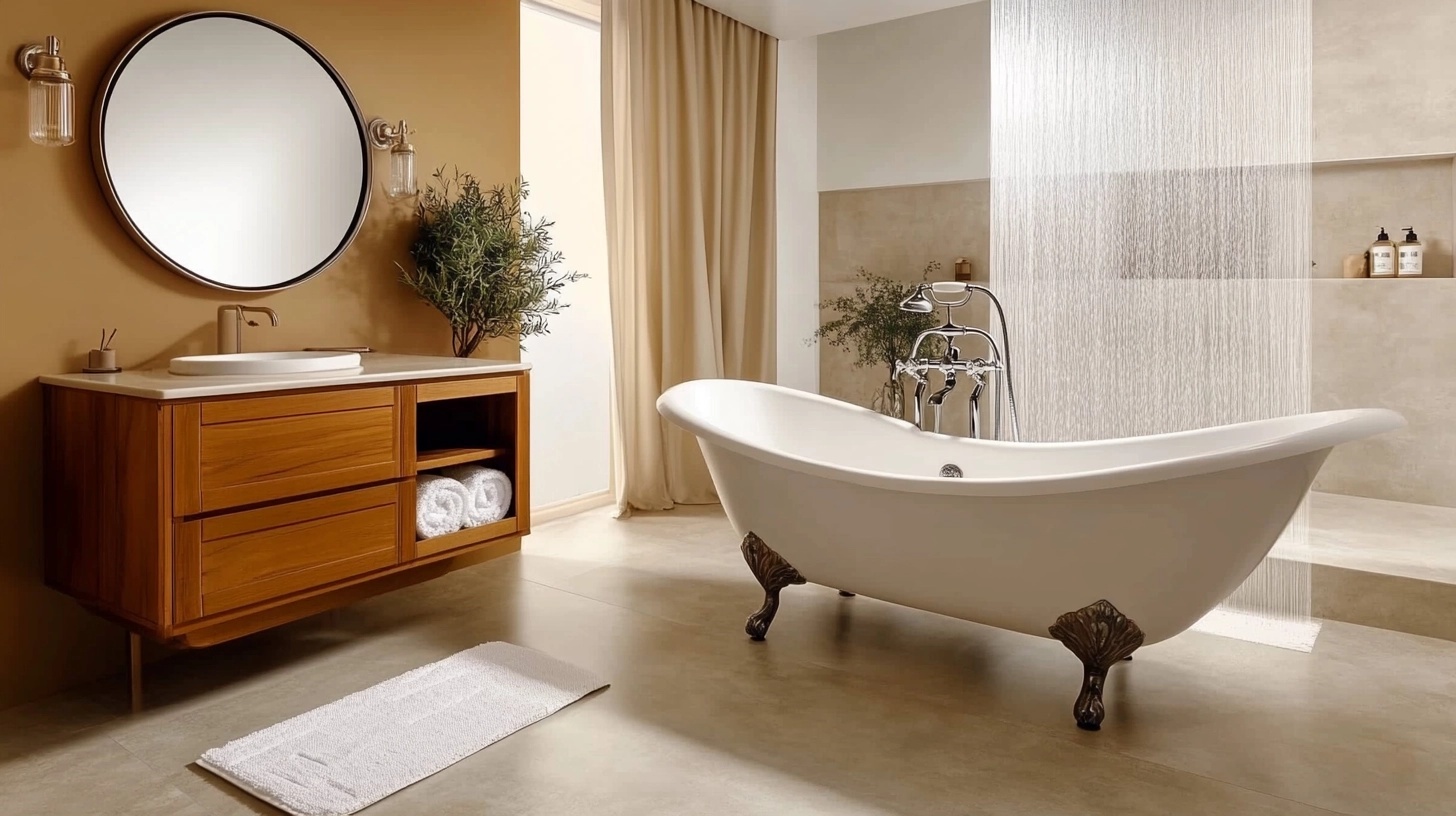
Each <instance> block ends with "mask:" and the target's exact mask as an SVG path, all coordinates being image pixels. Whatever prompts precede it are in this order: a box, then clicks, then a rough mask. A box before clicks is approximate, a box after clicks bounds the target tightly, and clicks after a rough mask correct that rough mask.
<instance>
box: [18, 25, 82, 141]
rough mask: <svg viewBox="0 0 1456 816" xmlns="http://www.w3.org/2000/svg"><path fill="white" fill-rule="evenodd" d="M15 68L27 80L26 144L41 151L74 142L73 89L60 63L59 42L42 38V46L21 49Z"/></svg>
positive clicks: (74, 103)
mask: <svg viewBox="0 0 1456 816" xmlns="http://www.w3.org/2000/svg"><path fill="white" fill-rule="evenodd" d="M15 66H16V67H17V68H19V69H20V73H22V74H24V75H25V78H26V79H29V80H30V140H31V141H32V142H35V143H36V144H38V145H43V146H45V147H65V146H66V145H68V144H70V143H72V142H74V141H76V87H75V86H74V85H72V84H71V75H70V74H69V73H67V72H66V63H65V61H64V60H62V59H61V41H60V40H59V39H57V38H55V37H46V42H45V45H23V46H21V47H20V50H19V51H17V52H15Z"/></svg>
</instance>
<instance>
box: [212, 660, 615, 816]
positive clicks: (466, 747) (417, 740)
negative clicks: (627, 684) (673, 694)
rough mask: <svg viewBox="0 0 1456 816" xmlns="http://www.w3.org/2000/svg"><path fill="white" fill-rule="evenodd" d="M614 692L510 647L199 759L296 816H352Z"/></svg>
mask: <svg viewBox="0 0 1456 816" xmlns="http://www.w3.org/2000/svg"><path fill="white" fill-rule="evenodd" d="M606 685H607V684H606V683H605V682H604V681H603V680H601V679H600V678H598V677H596V676H595V675H593V674H592V673H591V672H588V671H586V670H585V669H581V668H578V667H576V666H573V665H571V664H569V663H563V662H561V661H560V660H557V659H555V658H553V657H550V656H548V655H544V654H541V653H540V652H536V651H533V650H531V649H526V648H523V647H521V646H515V645H512V644H509V643H486V644H483V645H480V646H476V647H475V648H473V649H467V650H465V651H463V652H460V653H459V654H456V655H452V656H451V657H447V658H445V659H444V660H441V661H439V662H438V663H431V664H429V665H427V666H421V667H420V668H418V669H415V670H413V671H410V672H407V673H405V674H402V675H400V676H399V677H395V678H393V679H391V680H386V681H384V682H383V683H380V684H379V685H377V686H372V687H370V688H367V689H364V690H363V691H360V692H357V693H355V694H351V695H349V696H348V697H345V698H343V699H342V700H337V701H335V702H332V703H329V704H328V705H325V706H321V707H319V708H316V709H314V710H312V711H310V712H308V713H306V714H300V715H298V716H297V717H294V718H292V719H289V720H285V721H283V722H281V723H278V724H277V725H274V726H270V727H268V728H265V729H263V730H262V731H258V732H255V733H252V734H249V735H248V736H246V737H243V738H241V739H236V740H233V741H232V742H229V743H228V744H227V745H224V746H222V747H221V748H214V749H212V750H210V751H208V752H207V753H205V754H203V755H202V758H201V759H199V760H198V761H197V764H198V765H200V766H201V767H203V768H206V769H207V770H209V771H211V772H212V773H215V774H217V775H218V776H220V777H222V778H223V779H226V780H227V781H229V782H231V783H233V784H234V785H237V786H238V787H240V788H242V789H243V790H245V791H247V792H248V793H250V794H252V795H253V796H256V797H258V798H259V799H262V800H263V801H265V802H267V803H268V804H270V805H273V806H274V807H277V808H280V809H282V810H284V811H287V812H288V813H292V814H295V816H341V815H342V814H349V813H355V812H357V811H359V810H362V809H364V808H366V807H368V806H369V805H372V804H374V803H375V802H378V801H379V800H380V799H383V798H384V797H386V796H389V795H390V794H392V793H395V792H396V791H399V790H401V789H403V788H405V787H407V786H409V785H412V784H414V783H415V782H418V781H420V780H421V779H424V778H425V777H427V776H429V775H431V774H433V773H436V772H438V771H441V770H443V769H445V768H447V767H449V766H451V765H453V764H455V763H456V762H459V761H460V760H462V759H464V758H466V757H468V756H470V755H471V754H473V753H475V752H476V751H479V750H481V749H482V748H485V747H486V746H488V745H490V744H491V743H493V742H496V741H497V740H500V739H503V738H505V737H508V736H510V735H511V734H512V733H514V732H516V731H518V730H520V729H522V728H525V727H526V726H528V725H530V724H531V723H534V722H536V721H537V720H541V719H544V718H546V717H549V716H551V715H552V714H555V713H556V712H557V711H560V710H561V709H563V708H565V707H566V706H568V705H570V704H572V703H574V702H576V701H577V700H580V699H581V698H582V697H585V696H586V695H588V694H590V693H591V692H593V691H596V690H597V689H599V688H602V687H604V686H606Z"/></svg>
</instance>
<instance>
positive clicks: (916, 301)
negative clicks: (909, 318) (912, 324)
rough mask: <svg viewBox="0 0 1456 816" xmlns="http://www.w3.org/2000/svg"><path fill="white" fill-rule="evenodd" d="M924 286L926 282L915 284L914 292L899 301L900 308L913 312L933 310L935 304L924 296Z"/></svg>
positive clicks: (921, 312)
mask: <svg viewBox="0 0 1456 816" xmlns="http://www.w3.org/2000/svg"><path fill="white" fill-rule="evenodd" d="M926 288H927V284H924V283H922V284H919V285H917V286H916V287H915V292H914V294H912V295H910V297H907V298H905V299H904V300H902V301H900V309H901V310H902V311H906V312H914V313H915V314H930V313H931V312H933V311H935V304H934V303H931V302H930V298H927V297H926V296H925V290H926Z"/></svg>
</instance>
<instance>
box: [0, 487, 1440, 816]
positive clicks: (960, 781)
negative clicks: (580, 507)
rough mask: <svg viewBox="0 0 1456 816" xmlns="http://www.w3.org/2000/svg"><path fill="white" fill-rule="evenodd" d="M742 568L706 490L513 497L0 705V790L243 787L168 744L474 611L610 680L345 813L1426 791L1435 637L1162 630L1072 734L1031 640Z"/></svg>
mask: <svg viewBox="0 0 1456 816" xmlns="http://www.w3.org/2000/svg"><path fill="white" fill-rule="evenodd" d="M760 597H761V595H760V593H759V590H758V587H757V584H756V583H755V582H754V581H753V579H752V577H751V576H750V575H749V574H748V571H747V569H746V568H745V567H744V566H743V564H742V561H741V559H740V558H739V556H738V553H737V541H736V540H735V537H734V535H733V533H732V532H731V530H730V529H729V528H728V525H727V523H726V522H725V521H724V519H723V517H722V515H721V513H720V512H719V511H717V510H716V508H714V509H709V508H697V509H693V508H684V509H680V510H678V511H675V512H672V513H664V514H654V515H643V516H638V517H636V518H634V519H632V520H629V521H614V520H612V519H611V518H610V517H609V516H608V515H607V513H606V512H605V511H597V512H593V513H589V514H586V515H582V516H577V517H574V518H570V519H565V520H562V521H558V522H555V523H552V524H549V525H543V526H541V527H539V528H538V529H537V532H536V533H535V534H534V535H532V536H531V537H530V538H529V539H528V540H527V546H526V550H525V552H524V553H523V554H522V555H519V556H511V557H508V558H505V559H501V560H499V561H495V562H492V563H490V564H486V565H482V566H479V567H476V568H473V569H470V570H465V571H462V572H460V573H456V574H455V575H452V576H449V577H447V578H443V579H441V580H439V581H436V582H434V583H431V584H425V585H421V586H418V587H414V588H411V589H407V590H402V591H400V592H398V593H395V594H393V595H390V596H386V597H381V598H376V599H373V600H371V601H368V602H366V603H363V604H359V605H357V606H354V607H351V608H349V609H345V610H341V611H339V612H336V613H331V614H329V615H324V616H320V617H318V618H315V619H311V620H307V621H302V622H299V623H297V624H294V625H291V626H287V627H284V628H282V629H279V630H275V631H273V632H269V633H265V634H262V635H259V636H255V637H252V638H247V639H244V640H242V641H239V642H235V643H231V644H226V645H223V646H219V647H216V648H214V649H211V650H207V651H200V652H190V653H184V654H180V655H176V656H174V657H171V658H168V659H167V660H164V661H162V662H160V663H158V664H156V665H154V666H152V667H149V676H148V684H149V692H150V700H151V707H150V708H149V710H147V711H146V712H145V713H142V714H140V715H135V716H133V715H129V714H127V713H126V704H125V695H124V688H123V683H122V681H121V680H120V678H117V679H115V680H113V681H111V682H108V683H105V684H100V685H98V686H96V687H94V688H91V689H88V690H83V691H80V692H75V693H69V694H66V695H62V696H59V697H56V698H52V699H50V700H46V701H42V702H40V703H37V704H34V705H30V706H25V707H22V708H19V709H12V710H10V711H6V712H0V813H6V814H10V813H15V814H103V813H106V814H113V813H118V814H119V813H126V814H236V813H272V812H273V811H272V810H271V809H270V808H268V807H267V806H265V805H263V804H261V803H259V802H257V801H255V800H252V799H250V798H248V797H247V796H246V795H244V794H241V793H239V792H238V791H237V790H235V789H234V788H232V787H231V786H229V785H227V784H226V783H223V782H220V781H218V780H217V779H215V778H214V777H212V776H210V775H209V774H208V773H206V772H205V771H201V770H199V769H198V768H196V767H195V766H194V765H192V764H191V763H192V761H193V760H194V759H195V758H196V757H197V756H198V754H200V753H201V752H202V751H203V750H205V749H207V748H209V747H212V746H214V745H219V744H221V743H223V742H226V741H227V740H229V739H232V738H234V737H237V736H240V735H243V734H246V733H249V732H251V731H254V730H256V729H259V728H262V727H265V726H267V725H270V724H272V723H274V722H277V721H278V720H281V719H284V718H287V717H290V716H292V715H295V714H298V713H300V712H303V711H306V710H308V709H311V708H314V707H316V706H319V705H321V704H323V703H327V702H329V701H331V700H334V699H336V698H338V697H341V696H343V695H345V694H348V693H350V692H353V691H356V690H358V689H361V688H364V687H367V686H369V685H372V684H374V683H377V682H379V681H381V680H385V679H387V678H389V677H392V676H394V675H396V674H399V673H401V672H403V671H405V670H407V669H411V668H414V667H416V666H418V665H420V664H423V663H426V662H429V661H433V660H437V659H440V658H442V657H445V656H447V655H449V654H452V653H454V652H456V651H459V650H461V649H465V648H468V647H470V646H473V645H475V644H477V643H480V642H482V641H489V640H509V641H512V642H514V643H519V644H523V645H526V646H530V647H534V648H537V649H541V650H543V651H545V652H548V653H550V654H552V655H555V656H557V657H559V658H562V659H565V660H569V661H573V662H576V663H578V664H580V665H582V666H586V667H589V668H591V669H593V670H595V671H598V672H601V673H602V674H604V675H606V676H607V677H608V678H610V679H611V681H612V686H611V688H609V689H607V690H605V691H602V692H599V693H597V694H595V695H592V696H591V697H588V698H586V699H585V700H583V701H582V702H580V703H577V704H576V705H574V706H572V707H570V708H568V709H566V710H564V711H562V712H561V713H559V714H557V715H555V716H553V717H550V718H548V719H546V720H544V721H542V722H540V723H538V724H536V725H534V726H531V727H530V728H527V729H525V730H523V731H521V732H520V733H518V734H516V735H514V736H511V737H509V738H507V739H505V740H504V741H502V742H500V743H497V744H496V745H494V746H491V747H490V748H487V749H485V750H484V751H482V752H480V753H478V754H476V755H474V756H472V757H469V758H467V759H466V760H464V761H462V762H460V763H459V764H457V765H455V766H453V767H451V768H448V769H446V770H445V771H443V772H441V773H439V774H437V775H435V776H433V777H430V778H429V779H426V780H424V781H422V782H420V783H418V784H416V785H414V786H412V787H410V788H407V789H406V790H404V791H402V792H400V793H398V794H396V795H395V796H393V797H390V798H389V799H386V800H384V801H383V802H381V803H379V804H377V805H375V806H374V807H372V808H370V809H368V810H367V811H366V813H367V814H368V816H390V815H391V814H432V815H434V814H482V813H489V814H543V815H546V814H551V815H556V814H593V816H596V815H598V814H601V815H606V814H647V813H654V814H656V813H661V814H693V816H711V815H712V814H758V813H762V814H835V815H836V816H841V815H843V814H913V815H914V816H929V815H930V814H967V813H996V814H1003V813H1004V814H1102V813H1106V814H1120V815H1124V816H1125V815H1126V814H1159V815H1160V816H1161V815H1162V814H1180V816H1182V815H1185V814H1218V815H1219V816H1223V815H1224V814H1276V813H1277V814H1316V813H1346V814H1369V816H1400V814H1451V813H1453V812H1456V644H1453V643H1449V642H1444V641H1439V640H1432V639H1426V638H1421V637H1416V636H1412V635H1405V634H1397V633H1392V632H1386V631H1381V630H1375V629H1366V628H1361V627H1358V626H1351V625H1346V624H1338V623H1332V624H1328V625H1327V626H1326V627H1325V629H1324V633H1323V634H1322V635H1321V637H1320V640H1319V643H1318V645H1317V646H1316V648H1315V651H1314V653H1313V654H1308V655H1306V654H1298V653H1295V652H1288V651H1282V650H1278V649H1273V648H1270V647H1264V646H1256V645H1252V644H1247V643H1242V642H1238V641H1233V640H1226V639H1222V638H1218V637H1214V636H1211V635H1201V634H1196V633H1190V634H1185V635H1182V636H1180V637H1177V638H1174V639H1173V640H1171V641H1167V642H1165V643H1161V644H1157V645H1155V646H1151V647H1149V648H1147V649H1145V650H1143V651H1141V652H1139V653H1138V656H1137V659H1136V660H1135V661H1134V662H1132V663H1128V664H1124V665H1121V666H1118V667H1117V668H1115V669H1114V671H1113V674H1112V677H1111V678H1110V680H1109V688H1108V694H1107V703H1108V716H1107V721H1106V723H1105V724H1104V728H1103V730H1102V731H1101V732H1099V733H1086V732H1082V731H1078V730H1077V729H1076V728H1075V727H1074V726H1073V723H1072V718H1071V710H1070V709H1071V703H1072V699H1073V697H1074V696H1075V694H1076V691H1077V686H1078V683H1079V681H1080V679H1081V677H1080V670H1079V666H1078V665H1077V663H1076V661H1075V659H1074V658H1073V657H1072V656H1071V655H1070V654H1069V653H1067V652H1066V651H1065V650H1064V649H1063V648H1062V646H1061V645H1060V644H1058V643H1056V642H1053V641H1051V640H1045V639H1039V638H1031V637H1027V636H1024V635H1017V634H1012V633H1008V632H1003V631H999V630H994V629H988V628H985V627H981V626H977V625H974V624H969V623H965V622H961V621H956V620H950V619H947V618H943V617H939V616H936V615H931V614H927V613H923V612H916V611H913V610H909V609H904V608H901V607H895V606H891V605H889V604H885V603H880V602H877V601H873V600H870V599H867V598H850V599H844V598H840V597H839V596H838V595H837V594H836V593H835V592H834V590H832V589H829V588H825V587H817V586H807V587H790V588H789V589H788V590H786V591H785V593H784V607H783V609H782V611H781V612H780V614H779V619H778V620H777V621H776V622H775V624H774V628H773V630H772V631H771V632H770V634H769V638H768V641H767V642H765V643H752V642H750V641H749V640H747V639H746V638H745V637H744V635H743V631H742V625H743V618H744V616H745V615H746V614H747V613H748V612H750V611H752V610H753V609H754V608H755V607H756V606H757V603H758V601H759V599H760ZM118 637H120V635H119V634H118Z"/></svg>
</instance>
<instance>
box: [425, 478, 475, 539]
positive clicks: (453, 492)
mask: <svg viewBox="0 0 1456 816" xmlns="http://www.w3.org/2000/svg"><path fill="white" fill-rule="evenodd" d="M469 506H470V496H469V494H468V493H467V492H466V490H465V485H463V484H460V483H459V482H457V481H455V480H454V479H450V478H446V477H444V476H436V475H434V474H430V473H421V474H420V476H419V479H417V480H416V485H415V534H416V535H418V536H419V537H420V538H437V537H439V536H442V535H449V534H451V533H453V532H455V531H457V530H459V529H460V528H461V527H464V526H465V510H466V508H467V507H469Z"/></svg>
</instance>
